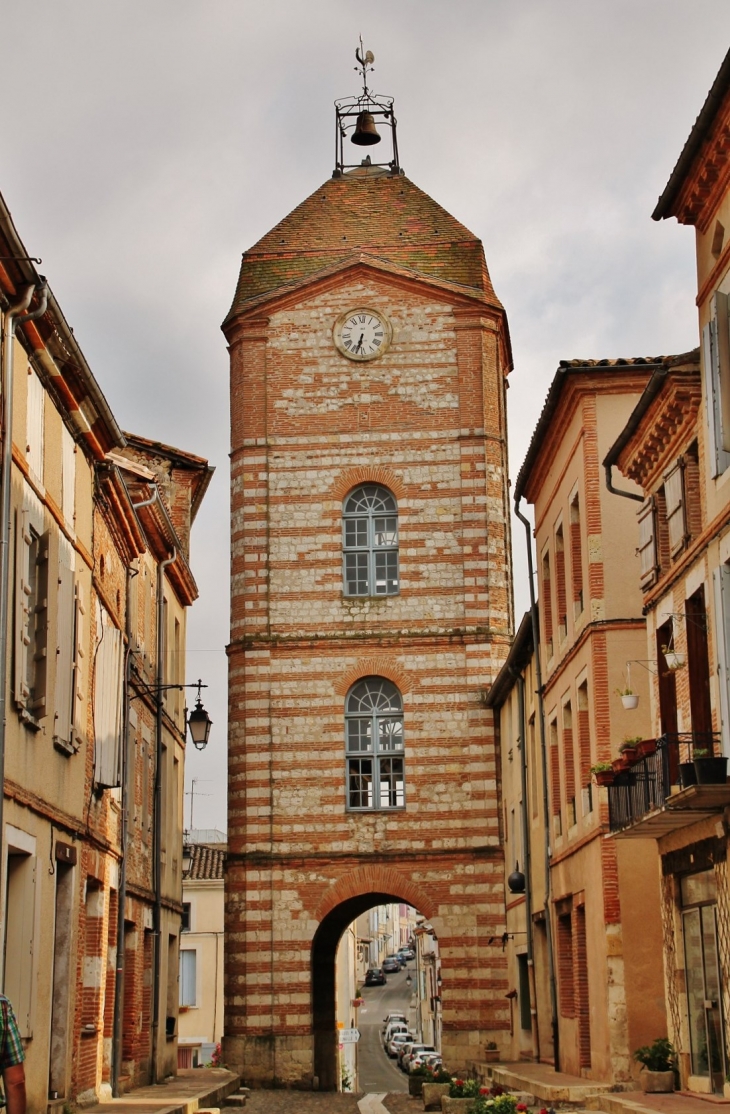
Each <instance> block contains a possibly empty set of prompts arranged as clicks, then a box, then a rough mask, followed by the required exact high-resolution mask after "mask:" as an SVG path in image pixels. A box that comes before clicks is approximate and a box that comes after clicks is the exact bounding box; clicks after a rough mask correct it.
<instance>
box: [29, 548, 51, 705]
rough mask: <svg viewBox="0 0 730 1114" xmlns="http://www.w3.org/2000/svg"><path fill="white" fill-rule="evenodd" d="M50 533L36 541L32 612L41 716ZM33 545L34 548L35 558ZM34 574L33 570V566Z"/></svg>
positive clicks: (34, 667)
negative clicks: (34, 587) (33, 605)
mask: <svg viewBox="0 0 730 1114" xmlns="http://www.w3.org/2000/svg"><path fill="white" fill-rule="evenodd" d="M49 541H50V535H49V534H43V536H42V537H39V538H38V539H37V540H36V544H35V547H34V548H35V561H36V568H35V583H36V593H35V595H36V598H35V608H34V614H33V615H32V616H31V650H32V654H33V664H32V673H33V681H32V699H31V708H32V709H33V715H34V716H35V717H36V718H40V717H41V716H44V715H45V714H46V696H47V685H48V573H49V567H50V566H49V560H48V557H49V554H48V547H49ZM32 560H33V549H31V561H32ZM31 575H33V570H32V569H31Z"/></svg>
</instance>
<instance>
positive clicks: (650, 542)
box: [637, 496, 659, 589]
mask: <svg viewBox="0 0 730 1114" xmlns="http://www.w3.org/2000/svg"><path fill="white" fill-rule="evenodd" d="M638 520H639V548H638V551H637V552H638V554H639V558H640V561H641V569H640V576H641V587H642V588H644V589H646V588H650V587H651V585H652V584H654V583H655V582H656V580H657V577H658V575H659V560H658V553H657V539H656V507H655V502H654V498H653V497H652V496H650V497H649V498H648V499H647V500H646V502H645V503H644V504H643V506H642V507H641V508H640V510H639V513H638Z"/></svg>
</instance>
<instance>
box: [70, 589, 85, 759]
mask: <svg viewBox="0 0 730 1114" xmlns="http://www.w3.org/2000/svg"><path fill="white" fill-rule="evenodd" d="M85 615H86V608H85V607H84V588H83V585H82V584H80V583H79V581H76V583H75V584H74V620H73V621H74V628H73V642H74V656H73V671H72V683H71V693H72V696H71V728H72V732H73V738H74V739H75V741H76V742H77V743H81V742H83V740H84V735H85V730H84V728H85V721H84V714H83V713H84V703H83V701H84V689H83V684H84V679H83V665H84V656H85V653H84V637H85V630H84V616H85Z"/></svg>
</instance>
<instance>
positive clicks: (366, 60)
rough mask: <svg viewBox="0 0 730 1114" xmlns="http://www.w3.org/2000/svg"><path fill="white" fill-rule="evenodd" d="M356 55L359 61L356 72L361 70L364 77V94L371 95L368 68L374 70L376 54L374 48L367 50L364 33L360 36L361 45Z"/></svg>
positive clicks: (356, 50) (357, 48) (356, 49)
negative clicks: (363, 43) (364, 43)
mask: <svg viewBox="0 0 730 1114" xmlns="http://www.w3.org/2000/svg"><path fill="white" fill-rule="evenodd" d="M355 57H356V58H357V61H358V63H359V64H358V65H357V66H355V73H357V72H358V71H360V76H361V77H362V91H363V96H365V97H369V96H370V90H369V89H368V70H372V68H373V62H374V61H375V55H374V54H373V52H372V50H368V51H366V50H365V47H364V46H363V45H362V35H361V36H360V46H359V47H356V48H355Z"/></svg>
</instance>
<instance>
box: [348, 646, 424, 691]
mask: <svg viewBox="0 0 730 1114" xmlns="http://www.w3.org/2000/svg"><path fill="white" fill-rule="evenodd" d="M362 677H386V678H387V679H388V680H389V681H392V682H393V684H394V685H397V686H398V689H399V690H400V692H401V693H404V692H410V691H411V689H412V688H413V681H412V680H411V678H410V677H409V676H408V674H407V673H406V672H404V670H403V669H401V667H400V665H398V663H397V662H395V661H393V659H392V658H389V657H386V656H385V655H383V656H378V657H372V658H358V660H357V661H356V662H355V664H354V665H353V666H352V668H351V669H348V670H347V672H346V673H344V674H343V675H342V677H341V678H340V680H339V681H336V682H335V686H334V688H335V692H336V693H337V694H338V695H339V696H346V695H347V693H348V692H349V691H350V689H351V688H352V686H353V685H354V684H355V681H359V680H360V679H361V678H362Z"/></svg>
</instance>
